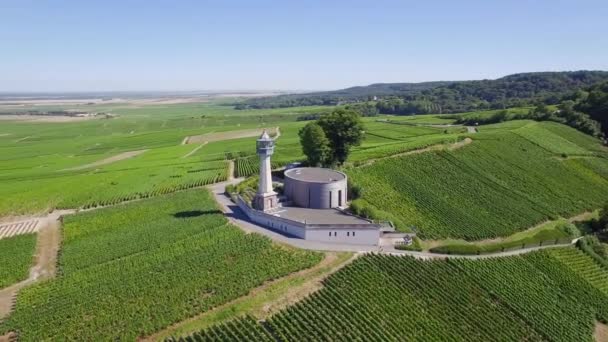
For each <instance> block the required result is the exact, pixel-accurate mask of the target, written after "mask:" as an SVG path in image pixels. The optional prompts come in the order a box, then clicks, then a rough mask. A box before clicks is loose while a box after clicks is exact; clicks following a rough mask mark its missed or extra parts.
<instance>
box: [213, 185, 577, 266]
mask: <svg viewBox="0 0 608 342" xmlns="http://www.w3.org/2000/svg"><path fill="white" fill-rule="evenodd" d="M242 180H243V178H237V179H233V180H231V181H226V182H222V183H216V184H213V185H210V186H209V189H210V190H211V192H212V193H213V196H214V197H215V199H216V201H217V202H218V204H219V206H220V209H221V210H222V211H223V212H224V214H225V215H226V217H227V218H228V220H229V221H230V222H231V223H233V224H234V225H236V226H237V227H240V228H241V229H242V230H244V231H245V232H246V233H258V234H262V235H265V236H267V237H269V238H270V239H272V240H273V241H275V242H278V243H284V244H288V245H290V246H292V247H296V248H301V249H308V250H317V251H338V252H359V253H369V252H374V253H382V254H389V255H403V256H413V257H416V258H419V259H446V258H462V259H487V258H496V257H508V256H514V255H520V254H525V253H530V252H533V251H538V250H541V249H547V248H556V247H564V246H570V245H571V244H560V245H547V246H538V247H532V248H524V249H518V250H513V251H505V252H499V253H492V254H482V255H455V254H436V253H429V252H416V251H402V250H398V249H395V248H394V247H393V246H371V245H351V244H335V243H328V242H319V241H308V240H302V239H299V238H295V237H290V236H286V235H283V234H281V233H278V232H275V231H272V230H270V229H268V228H265V227H263V226H260V225H258V224H256V223H254V222H251V221H249V219H248V218H247V216H246V215H245V213H243V211H242V210H241V209H240V208H239V207H238V206H237V205H236V204H235V203H233V202H232V201H231V200H230V198H228V197H227V196H226V195H225V194H224V191H225V189H226V185H228V184H237V183H239V182H241V181H242ZM575 242H576V240H574V241H572V243H575Z"/></svg>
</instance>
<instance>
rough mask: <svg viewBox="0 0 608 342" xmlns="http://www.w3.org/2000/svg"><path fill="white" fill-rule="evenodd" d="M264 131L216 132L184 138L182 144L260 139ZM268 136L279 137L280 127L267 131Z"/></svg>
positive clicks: (256, 129)
mask: <svg viewBox="0 0 608 342" xmlns="http://www.w3.org/2000/svg"><path fill="white" fill-rule="evenodd" d="M262 131H264V129H263V128H254V129H242V130H238V131H226V132H216V133H207V134H201V135H193V136H189V137H186V138H184V141H183V142H182V143H185V144H200V143H202V142H205V141H207V142H213V141H220V140H230V139H239V138H250V137H258V136H260V135H261V134H262ZM267 131H268V134H270V135H275V136H276V135H277V133H278V132H279V128H278V127H274V128H269V129H267Z"/></svg>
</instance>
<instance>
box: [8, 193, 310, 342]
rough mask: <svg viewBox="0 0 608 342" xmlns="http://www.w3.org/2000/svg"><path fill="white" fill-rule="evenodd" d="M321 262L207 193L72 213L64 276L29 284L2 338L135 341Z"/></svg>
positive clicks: (65, 238)
mask: <svg viewBox="0 0 608 342" xmlns="http://www.w3.org/2000/svg"><path fill="white" fill-rule="evenodd" d="M252 256H255V257H252ZM320 260H321V254H318V253H313V252H305V251H296V250H291V249H286V248H285V247H280V246H277V245H274V244H273V243H271V241H270V240H269V239H267V238H265V237H262V236H260V235H257V234H248V235H246V234H244V233H242V232H241V231H240V230H239V229H238V228H236V227H234V226H232V225H230V224H228V223H227V220H226V219H225V218H224V216H223V215H222V214H221V213H220V212H219V210H217V209H216V206H215V202H214V201H213V200H212V198H211V196H210V194H209V193H208V192H207V191H205V190H190V191H184V192H180V193H176V194H170V195H167V196H163V197H157V198H153V199H147V200H142V201H138V202H135V203H130V204H125V205H119V206H115V207H112V208H105V209H99V210H96V211H90V212H85V213H80V214H76V215H73V216H66V217H65V219H64V227H63V244H62V248H61V253H60V257H59V275H58V277H57V278H56V279H54V280H51V281H47V282H43V283H38V284H35V285H32V286H30V287H28V288H25V289H23V290H21V292H20V294H19V296H18V300H17V303H16V306H15V310H14V312H13V313H12V314H11V315H10V316H9V317H8V319H6V320H5V321H4V322H3V323H1V324H0V335H2V334H3V333H4V332H7V331H17V332H18V333H19V340H22V341H40V340H53V339H58V338H59V339H69V340H99V339H104V340H110V339H120V340H134V339H135V338H137V337H138V336H145V335H148V334H151V333H153V332H155V331H158V330H160V329H162V328H165V327H167V326H168V325H170V324H172V323H175V322H177V321H181V320H183V319H186V318H188V317H191V316H193V315H195V314H198V313H201V312H204V311H206V310H209V309H211V308H213V307H216V306H218V305H221V304H223V303H226V302H228V301H230V300H232V299H235V298H237V297H240V296H243V295H245V294H247V293H248V292H249V291H250V290H251V289H252V288H254V287H256V286H259V285H260V284H262V283H263V282H265V281H267V280H271V279H275V278H278V277H281V276H284V275H287V274H289V273H292V272H294V271H297V270H300V269H303V268H308V267H311V266H313V265H315V264H316V263H317V262H319V261H320Z"/></svg>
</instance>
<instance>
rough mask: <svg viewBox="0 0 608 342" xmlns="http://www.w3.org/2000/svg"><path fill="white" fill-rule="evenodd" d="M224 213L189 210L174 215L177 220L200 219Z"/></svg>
mask: <svg viewBox="0 0 608 342" xmlns="http://www.w3.org/2000/svg"><path fill="white" fill-rule="evenodd" d="M221 213H222V212H221V211H219V210H217V209H216V210H189V211H180V212H178V213H175V214H173V217H175V218H188V217H198V216H203V215H214V214H221Z"/></svg>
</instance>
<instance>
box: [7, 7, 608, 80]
mask: <svg viewBox="0 0 608 342" xmlns="http://www.w3.org/2000/svg"><path fill="white" fill-rule="evenodd" d="M607 18H608V1H606V0H598V1H595V0H594V1H591V0H573V1H561V0H550V1H544V0H537V1H533V0H529V1H523V0H510V1H503V0H492V1H487V0H484V1H482V0H479V1H467V0H460V1H455V0H451V1H447V0H446V1H437V0H429V1H421V0H417V1H407V0H402V1H382V0H376V1H372V0H370V1H357V0H350V1H337V0H336V1H332V0H324V1H323V0H321V1H314V0H311V1H295V0H294V1H291V0H283V1H253V0H252V1H244V0H243V1H236V0H224V1H204V0H199V1H180V0H174V1H154V0H148V1H130V0H120V1H113V0H104V1H97V0H87V1H82V0H79V1H54V0H44V1H42V0H39V1H29V0H16V1H13V0H0V91H3V92H15V91H31V92H36V91H45V92H65V91H143V90H161V91H176V90H324V89H339V88H345V87H349V86H355V85H367V84H371V83H383V82H422V81H436V80H469V79H485V78H488V79H493V78H498V77H501V76H505V75H508V74H512V73H518V72H531V71H565V70H581V69H586V70H608V23H607V22H606V20H607Z"/></svg>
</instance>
